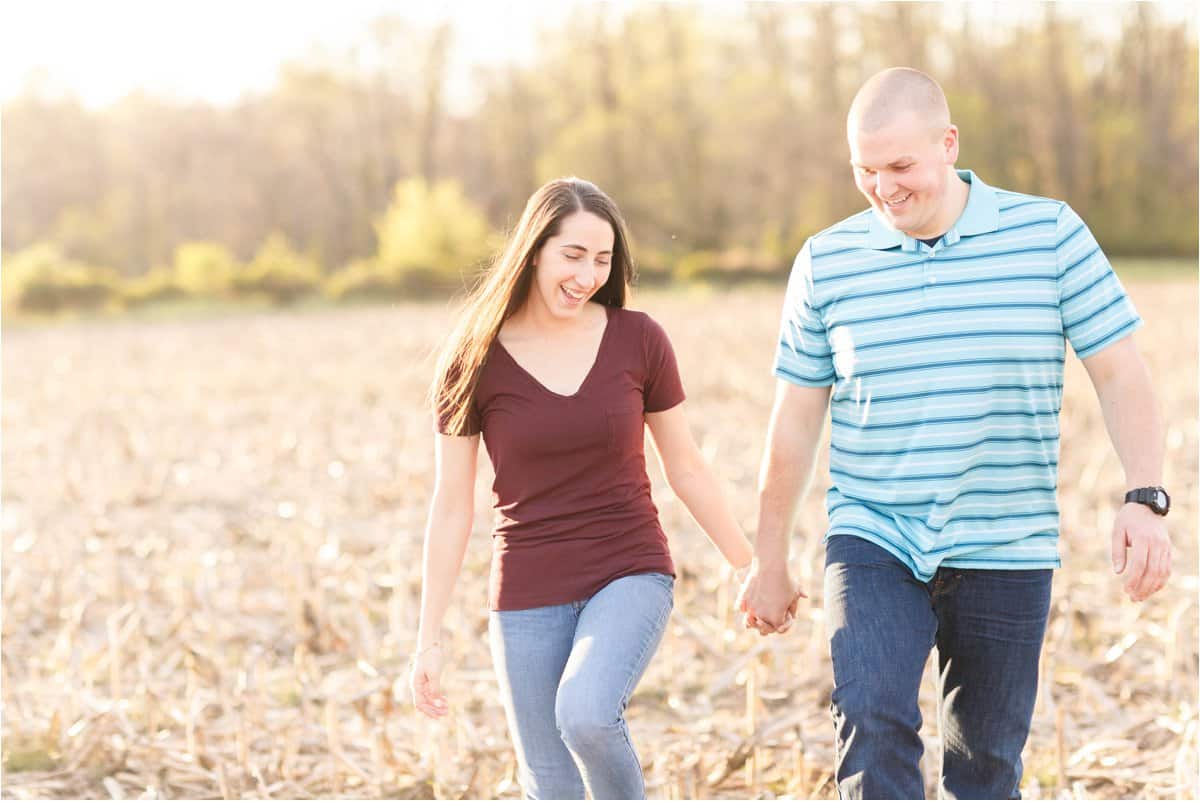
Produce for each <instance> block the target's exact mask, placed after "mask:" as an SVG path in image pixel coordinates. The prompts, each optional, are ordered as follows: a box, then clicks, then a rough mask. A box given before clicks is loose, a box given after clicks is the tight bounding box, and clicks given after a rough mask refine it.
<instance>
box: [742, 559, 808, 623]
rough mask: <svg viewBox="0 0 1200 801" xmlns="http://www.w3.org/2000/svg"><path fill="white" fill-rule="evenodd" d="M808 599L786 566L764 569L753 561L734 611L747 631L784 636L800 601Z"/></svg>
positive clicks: (770, 566) (783, 564) (771, 566)
mask: <svg viewBox="0 0 1200 801" xmlns="http://www.w3.org/2000/svg"><path fill="white" fill-rule="evenodd" d="M807 597H808V596H807V595H805V594H804V592H803V591H802V590H801V589H800V587H799V586H797V585H796V584H795V583H794V582H793V581H792V578H791V576H790V575H789V574H788V569H787V564H786V563H780V564H778V565H766V566H764V565H762V564H760V563H759V561H758V559H755V560H754V561H753V562H751V563H750V569H749V571H748V572H747V573H746V578H745V580H744V581H743V582H742V587H741V591H740V592H739V593H738V597H737V601H736V603H735V608H736V609H737V611H738V612H740V613H741V615H742V625H744V626H745V627H746V628H747V629H754V630H756V631H757V632H758V633H759V634H760V635H763V636H765V635H767V634H783V633H784V632H786V631H787V630H788V629H790V628H791V627H792V624H793V623H794V622H795V620H796V607H797V606H798V605H799V604H800V599H801V598H807Z"/></svg>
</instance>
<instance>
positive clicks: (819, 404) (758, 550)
mask: <svg viewBox="0 0 1200 801" xmlns="http://www.w3.org/2000/svg"><path fill="white" fill-rule="evenodd" d="M828 398H829V394H828V388H825V389H824V390H821V391H816V392H811V391H809V390H805V391H804V395H802V396H801V398H800V399H799V401H797V400H796V399H791V400H785V399H784V398H782V397H781V398H780V399H777V401H776V404H775V408H774V410H773V411H772V415H771V425H770V429H769V430H768V432H767V449H766V453H765V454H764V456H763V463H762V470H761V472H760V473H759V488H758V504H759V506H758V534H757V536H756V537H755V541H754V553H755V556H756V557H757V559H758V562H759V565H760V567H761V568H764V569H783V568H786V565H787V558H788V545H789V541H790V539H791V534H792V527H793V524H794V522H795V519H796V511H797V509H799V507H800V501H801V500H802V499H803V497H804V493H805V491H806V490H807V489H808V484H809V482H810V481H811V479H812V474H813V468H814V467H815V466H816V461H817V446H818V444H819V443H820V441H821V429H822V428H823V426H824V423H825V410H826V408H827V404H828Z"/></svg>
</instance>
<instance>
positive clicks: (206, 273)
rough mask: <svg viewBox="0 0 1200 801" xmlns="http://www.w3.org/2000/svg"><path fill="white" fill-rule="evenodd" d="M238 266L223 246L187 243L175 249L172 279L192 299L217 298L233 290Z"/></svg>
mask: <svg viewBox="0 0 1200 801" xmlns="http://www.w3.org/2000/svg"><path fill="white" fill-rule="evenodd" d="M237 270H238V266H237V262H236V261H235V260H234V258H233V254H232V253H230V252H229V249H228V248H226V247H225V246H224V245H219V244H217V243H215V242H184V243H183V244H182V245H179V246H178V247H176V248H175V263H174V266H173V268H172V277H173V278H174V281H175V283H176V284H177V285H178V286H179V288H180V289H182V290H183V291H184V292H186V293H188V294H189V295H195V296H202V297H216V296H220V295H224V294H226V293H227V292H229V291H230V290H231V289H232V288H233V284H234V279H235V277H236V275H237Z"/></svg>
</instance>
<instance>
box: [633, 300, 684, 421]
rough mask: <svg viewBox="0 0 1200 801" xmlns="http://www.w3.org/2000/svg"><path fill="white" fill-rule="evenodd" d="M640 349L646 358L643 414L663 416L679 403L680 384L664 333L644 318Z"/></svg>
mask: <svg viewBox="0 0 1200 801" xmlns="http://www.w3.org/2000/svg"><path fill="white" fill-rule="evenodd" d="M642 348H643V352H644V353H645V358H646V382H645V385H644V389H643V399H644V408H645V410H646V411H647V412H665V411H666V410H667V409H670V408H671V407H673V406H678V405H679V404H681V403H683V401H684V399H685V398H686V397H687V396H686V395H685V394H684V392H683V381H682V380H681V379H680V378H679V366H678V365H677V364H676V363H675V349H674V348H672V347H671V340H670V339H669V338H668V337H667V332H666V331H664V330H663V327H662V326H661V325H659V324H658V323H657V322H655V321H654V320H652V319H651V318H650V317H649V316H648V315H647V316H646V317H645V325H644V326H643V328H642Z"/></svg>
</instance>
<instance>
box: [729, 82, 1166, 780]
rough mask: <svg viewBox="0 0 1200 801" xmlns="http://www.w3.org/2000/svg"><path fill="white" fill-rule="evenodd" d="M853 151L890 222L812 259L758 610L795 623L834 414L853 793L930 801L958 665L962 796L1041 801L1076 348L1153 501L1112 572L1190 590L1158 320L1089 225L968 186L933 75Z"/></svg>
mask: <svg viewBox="0 0 1200 801" xmlns="http://www.w3.org/2000/svg"><path fill="white" fill-rule="evenodd" d="M847 133H848V138H849V141H850V153H851V165H852V166H853V169H854V178H855V182H856V184H857V185H858V188H859V191H861V192H862V194H863V195H864V196H865V197H866V198H867V200H868V201H869V202H870V205H871V208H870V209H869V210H867V211H864V212H862V213H860V214H857V215H855V216H853V217H850V218H849V219H847V220H844V221H842V222H840V223H838V224H837V225H835V226H833V227H832V228H828V229H826V230H825V231H822V232H821V233H819V234H817V235H815V236H813V237H812V238H811V239H809V240H808V242H807V243H806V244H805V245H804V248H803V249H802V250H801V251H800V254H799V255H798V256H797V258H796V262H795V266H794V268H793V271H792V275H791V279H790V282H789V285H788V290H787V297H786V302H785V306H784V310H783V321H782V326H781V334H780V342H779V346H778V351H777V355H776V359H775V374H776V376H777V377H778V378H779V379H780V380H779V381H778V384H777V393H776V397H775V404H774V409H773V411H772V414H771V423H770V428H769V432H768V441H767V449H766V453H765V456H764V459H763V471H762V476H761V482H760V516H759V528H758V538H757V542H756V545H755V548H756V559H755V561H754V563H753V565H752V567H751V571H750V574H749V576H748V577H747V580H746V584H745V586H744V587H743V590H742V595H741V600H740V602H739V603H740V607H741V609H742V611H744V612H746V623H747V626H748V627H754V628H757V629H758V630H759V631H760V632H761V633H769V632H772V631H779V630H782V629H784V628H786V627H787V625H788V624H789V623H790V617H789V613H790V611H791V610H792V609H794V604H795V600H794V599H795V598H796V596H797V594H798V591H797V588H795V587H794V586H793V583H792V580H791V578H790V576H789V574H788V567H787V555H788V538H789V536H790V532H791V529H792V525H793V520H794V516H795V511H796V508H797V505H798V503H799V500H800V498H801V496H802V493H803V490H804V488H805V487H806V485H807V483H808V481H809V478H810V476H811V474H812V470H813V464H814V462H815V459H816V449H817V444H818V442H819V440H820V434H821V429H822V426H823V423H824V416H825V411H826V407H827V406H829V407H831V418H832V423H831V424H832V427H833V429H832V434H831V444H830V449H831V453H830V474H831V477H832V488H831V489H830V490H829V494H828V497H827V506H828V512H829V531H828V533H827V535H826V561H825V565H826V566H825V606H826V609H825V612H826V621H827V629H828V633H829V636H830V649H831V652H832V657H833V673H834V692H833V705H832V706H833V713H834V722H835V726H836V731H837V735H836V762H837V767H836V770H837V782H838V789H839V792H840V793H841V795H842V796H843V797H847V798H864V797H872V798H919V797H922V796H923V795H924V786H923V783H922V779H921V773H920V770H919V768H918V762H919V759H920V756H921V750H922V745H921V740H920V737H919V735H918V730H919V728H920V725H921V716H920V712H919V709H918V705H917V693H918V689H919V686H920V683H921V676H922V673H923V671H924V665H925V662H926V659H927V658H928V656H929V653H930V650H931V649H932V648H933V647H934V646H935V645H936V647H937V652H938V674H939V685H940V686H939V691H940V703H939V716H940V718H941V720H940V726H939V730H940V732H941V734H942V742H943V752H944V753H943V768H942V775H941V787H940V788H939V789H940V793H941V794H942V795H945V796H948V797H958V798H967V797H972V798H1015V797H1019V791H1018V786H1019V783H1020V779H1021V750H1022V748H1023V746H1024V744H1025V740H1026V738H1027V736H1028V733H1029V726H1030V720H1031V717H1032V714H1033V704H1034V697H1035V695H1036V689H1037V675H1038V658H1039V654H1040V651H1041V644H1042V639H1043V635H1044V632H1045V626H1046V618H1047V615H1048V613H1049V607H1050V580H1051V575H1052V571H1053V568H1055V567H1058V566H1059V564H1060V562H1059V558H1058V553H1057V536H1058V506H1057V499H1056V495H1055V487H1056V480H1057V476H1056V472H1057V465H1058V447H1059V438H1058V435H1059V429H1058V411H1059V408H1060V407H1061V401H1062V377H1063V360H1064V353H1065V342H1066V341H1067V340H1069V341H1070V343H1071V346H1072V348H1073V349H1074V350H1075V352H1076V354H1077V355H1078V356H1079V357H1080V358H1081V359H1082V360H1083V364H1084V366H1085V367H1086V368H1087V372H1088V374H1089V376H1090V378H1091V381H1092V384H1093V385H1094V387H1095V390H1096V394H1097V395H1098V396H1099V398H1100V403H1101V406H1102V408H1103V412H1104V421H1105V424H1106V426H1107V429H1108V433H1109V436H1110V438H1111V439H1112V442H1113V445H1114V446H1115V448H1116V451H1117V454H1118V455H1119V457H1120V459H1121V464H1122V466H1123V467H1124V469H1125V476H1126V481H1127V487H1128V488H1129V489H1130V490H1131V491H1136V492H1131V494H1130V495H1129V496H1128V497H1127V498H1126V499H1125V500H1126V502H1125V504H1124V505H1123V506H1122V507H1121V509H1120V511H1119V512H1118V514H1117V517H1116V522H1115V524H1114V527H1113V532H1112V542H1111V548H1112V563H1113V569H1114V571H1115V572H1116V573H1117V574H1119V575H1120V576H1122V577H1123V578H1124V588H1125V591H1126V592H1127V593H1128V594H1129V596H1130V598H1132V599H1133V600H1134V601H1141V600H1144V599H1145V598H1147V597H1149V596H1150V595H1151V594H1153V593H1154V592H1156V591H1157V590H1158V589H1160V588H1161V587H1162V586H1163V584H1164V582H1165V581H1166V579H1167V577H1168V575H1169V574H1170V560H1171V549H1170V541H1169V539H1168V536H1167V531H1166V526H1165V523H1164V520H1163V517H1162V515H1164V514H1165V513H1166V511H1167V507H1168V506H1169V498H1167V496H1166V493H1165V492H1163V491H1162V489H1161V487H1160V486H1159V485H1160V484H1161V482H1162V460H1163V445H1162V443H1163V430H1162V423H1161V420H1160V418H1159V413H1158V411H1157V405H1156V401H1155V399H1154V396H1153V391H1152V389H1151V382H1150V377H1149V374H1148V373H1147V370H1146V367H1145V365H1144V364H1143V362H1142V359H1141V357H1140V356H1139V354H1138V351H1137V348H1136V347H1135V346H1134V343H1133V338H1132V337H1131V336H1130V334H1131V333H1132V332H1133V331H1134V330H1135V329H1136V328H1137V327H1138V326H1139V325H1140V323H1141V320H1140V319H1139V318H1138V316H1137V314H1136V312H1135V311H1134V309H1133V306H1132V305H1131V304H1130V302H1129V300H1128V299H1127V298H1126V297H1125V293H1124V291H1123V290H1122V288H1121V285H1120V283H1119V282H1118V281H1117V278H1116V276H1115V275H1114V274H1113V272H1112V269H1111V267H1110V265H1109V263H1108V261H1107V259H1106V258H1105V257H1104V254H1103V253H1101V251H1100V248H1099V246H1098V245H1097V244H1096V241H1095V239H1094V238H1093V236H1092V234H1091V232H1090V231H1089V230H1088V228H1087V226H1086V225H1084V223H1083V222H1082V220H1080V219H1079V217H1078V216H1077V215H1076V214H1075V212H1074V211H1072V210H1071V209H1070V207H1068V206H1067V205H1066V204H1065V203H1062V202H1060V201H1056V200H1049V199H1046V198H1038V197H1032V196H1028V195H1021V194H1017V193H1015V192H1008V191H1004V190H1000V189H993V188H991V187H989V186H987V185H986V184H985V183H984V182H983V181H981V180H980V179H979V178H978V177H976V176H975V175H974V174H973V173H971V172H970V171H956V170H955V168H954V164H955V161H956V159H957V157H958V129H957V128H956V127H955V126H954V125H952V124H951V122H950V113H949V109H948V107H947V105H946V99H945V96H944V95H943V93H942V90H941V88H940V87H939V86H938V85H937V84H936V83H935V82H934V81H933V80H932V79H931V78H929V77H928V76H927V75H925V74H923V73H921V72H918V71H916V70H911V69H889V70H885V71H884V72H881V73H879V74H877V75H875V76H874V77H872V78H871V79H870V80H868V81H867V82H866V84H864V85H863V87H862V89H860V90H859V92H858V94H857V96H856V97H855V99H854V102H853V104H852V106H851V108H850V114H849V118H848V121H847ZM831 398H832V403H831V402H830V399H831Z"/></svg>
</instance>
